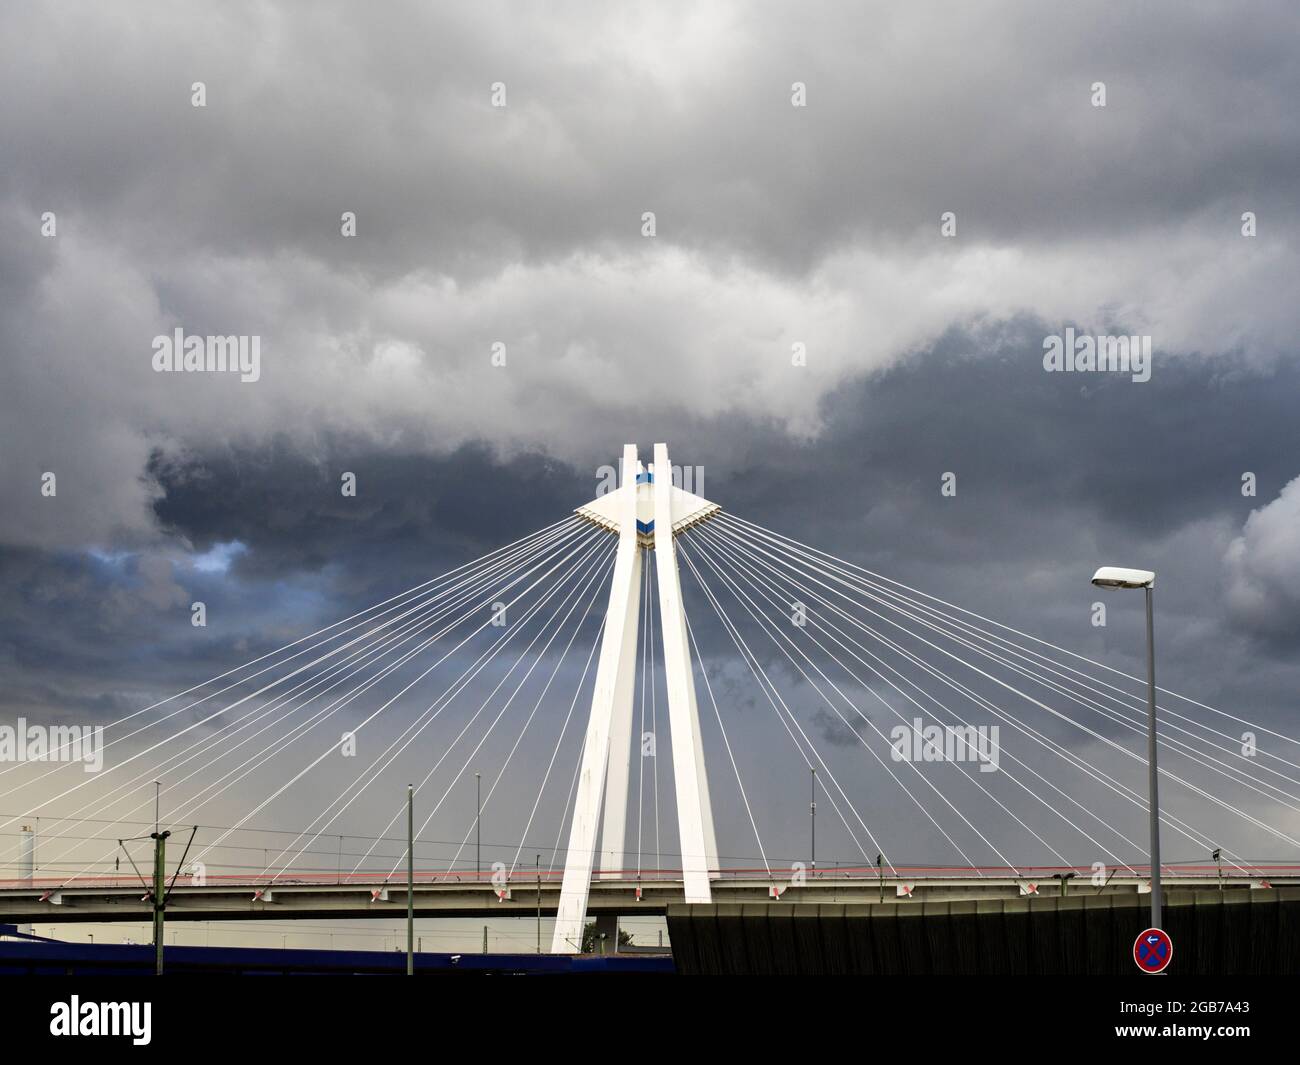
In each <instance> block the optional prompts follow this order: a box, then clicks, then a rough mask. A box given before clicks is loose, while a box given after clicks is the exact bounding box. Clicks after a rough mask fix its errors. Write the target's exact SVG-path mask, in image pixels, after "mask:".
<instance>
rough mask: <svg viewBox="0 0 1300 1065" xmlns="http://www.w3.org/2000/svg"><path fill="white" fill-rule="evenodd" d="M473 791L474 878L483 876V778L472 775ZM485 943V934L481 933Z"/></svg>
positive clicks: (476, 774)
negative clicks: (475, 797) (474, 807)
mask: <svg viewBox="0 0 1300 1065" xmlns="http://www.w3.org/2000/svg"><path fill="white" fill-rule="evenodd" d="M474 791H475V794H476V796H477V799H476V803H477V812H476V813H475V814H474V877H475V879H477V878H478V877H480V876H482V875H483V778H482V777H481V776H480V775H479V774H478V773H475V774H474ZM483 937H484V941H485V942H486V939H487V933H486V932H484V933H483ZM483 953H484V954H486V953H487V947H484V948H483Z"/></svg>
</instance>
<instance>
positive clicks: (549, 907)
mask: <svg viewBox="0 0 1300 1065" xmlns="http://www.w3.org/2000/svg"><path fill="white" fill-rule="evenodd" d="M673 872H674V871H669V870H662V871H657V872H656V873H655V874H653V875H646V874H643V875H642V876H641V878H640V879H639V880H638V879H637V878H635V877H629V876H619V877H617V878H600V877H597V878H595V879H593V881H592V884H591V896H590V901H589V904H588V907H587V910H588V914H589V915H590V916H593V917H594V916H596V915H617V916H633V915H638V914H644V915H647V916H649V915H661V914H664V913H666V911H667V908H668V906H669V905H672V904H676V903H680V902H682V901H683V898H684V893H683V887H682V880H681V878H680V876H673V875H672V873H673ZM898 873H899V875H897V876H885V877H883V878H881V877H879V876H878V875H876V874H875V871H874V870H871V871H867V870H862V869H841V870H833V869H823V870H817V871H816V872H812V871H810V872H808V873H807V874H806V877H805V879H804V881H803V882H802V883H791V881H790V879H789V878H788V877H786V878H769V877H768V876H767V875H766V874H765V873H764V872H762V871H759V870H752V869H743V870H724V871H722V872H720V873H719V874H717V875H716V877H715V878H714V879H713V882H712V893H713V901H714V902H715V903H739V902H750V903H752V902H773V901H778V900H779V901H780V902H785V903H789V902H802V903H825V904H853V903H870V902H880V901H882V898H883V901H886V902H909V901H913V902H920V901H959V900H973V899H1000V898H1014V897H1020V896H1024V895H1034V894H1037V895H1041V896H1046V895H1059V894H1060V893H1061V892H1062V882H1061V879H1060V878H1061V877H1062V876H1069V875H1070V874H1073V878H1072V879H1070V880H1069V881H1068V883H1066V884H1065V886H1064V891H1065V892H1066V893H1068V894H1069V895H1070V896H1079V895H1096V894H1142V893H1145V892H1147V891H1148V890H1149V887H1148V880H1147V877H1146V876H1145V875H1143V873H1142V871H1141V870H1140V869H1139V870H1137V871H1135V872H1129V871H1126V873H1125V874H1119V873H1116V874H1114V875H1112V876H1111V877H1110V878H1109V879H1108V880H1107V882H1106V883H1105V884H1104V885H1102V886H1095V885H1093V883H1092V881H1091V877H1092V871H1091V869H1090V868H1079V869H1069V868H1064V869H1063V868H1060V867H1050V868H1043V867H1039V868H1033V869H1025V870H1021V871H1020V872H1019V873H1018V874H1017V873H1015V872H1012V871H1009V870H1006V869H1000V870H996V871H988V872H986V871H984V870H972V869H956V868H954V869H944V870H936V869H933V868H927V869H925V870H924V871H921V870H918V871H916V872H915V873H912V872H910V871H906V870H901V869H900V870H898ZM1163 881H1164V883H1165V885H1166V887H1167V888H1193V889H1216V888H1218V887H1220V886H1222V888H1223V889H1224V890H1225V891H1240V890H1249V889H1252V888H1267V887H1270V886H1274V887H1280V886H1283V885H1300V866H1296V865H1262V866H1253V867H1249V868H1248V869H1247V870H1246V872H1244V873H1243V872H1241V871H1235V870H1234V872H1233V873H1232V874H1229V873H1227V872H1225V873H1224V874H1223V876H1222V878H1220V877H1219V876H1218V874H1217V872H1216V870H1215V869H1214V867H1213V866H1209V867H1202V866H1195V867H1180V868H1178V869H1170V870H1166V871H1165V873H1164V876H1163ZM147 890H148V889H147V888H146V887H145V886H144V885H143V884H142V883H141V882H140V881H139V880H137V879H134V878H129V877H99V878H92V877H86V878H79V879H77V880H75V881H73V882H71V883H66V884H65V883H61V882H59V881H57V880H34V881H30V882H28V881H21V882H19V881H12V880H11V881H0V922H5V923H38V922H39V923H42V924H48V923H65V922H90V921H93V922H104V921H145V920H148V919H150V914H151V908H150V904H149V902H148V900H147ZM638 892H639V894H638ZM559 895H560V879H559V875H558V874H555V875H549V874H546V873H543V874H542V878H541V881H540V884H539V882H538V880H537V879H536V878H534V879H531V880H530V879H529V878H528V877H527V876H526V875H523V876H519V877H516V878H515V879H514V880H512V881H511V882H510V883H509V885H508V887H507V889H506V890H504V892H503V891H502V890H501V889H500V888H499V887H498V885H497V884H496V883H494V882H493V880H492V878H491V875H490V874H484V875H482V876H475V875H474V874H473V873H472V872H471V873H464V874H455V875H449V874H447V873H445V872H442V873H436V874H434V873H423V874H421V873H417V874H416V878H415V891H414V904H415V905H414V908H415V913H416V915H417V916H419V917H426V918H427V917H528V916H535V915H536V913H537V910H538V906H539V903H540V907H541V911H542V913H543V914H544V915H550V916H553V915H554V913H555V909H556V905H557V903H558V901H559ZM405 915H406V883H405V879H404V878H392V879H388V880H387V881H385V880H384V878H383V877H381V876H375V875H374V874H368V875H364V876H363V875H361V874H358V875H356V876H354V877H350V876H346V875H345V876H337V875H328V876H327V875H324V874H302V875H294V876H284V877H281V878H280V879H277V880H275V881H274V882H272V881H271V880H269V878H256V877H248V876H210V877H208V878H207V882H206V883H204V884H202V885H199V884H193V883H190V882H188V881H182V880H178V881H177V883H176V885H175V887H174V889H173V890H172V893H171V896H170V899H169V901H168V904H167V919H168V920H169V921H247V920H259V919H286V918H288V919H293V918H348V919H356V918H366V917H373V918H380V919H388V920H392V919H394V918H402V917H404V916H405Z"/></svg>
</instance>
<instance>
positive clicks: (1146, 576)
mask: <svg viewBox="0 0 1300 1065" xmlns="http://www.w3.org/2000/svg"><path fill="white" fill-rule="evenodd" d="M1092 583H1093V584H1095V585H1096V586H1097V587H1098V588H1141V589H1143V590H1144V591H1145V592H1146V603H1147V806H1148V812H1149V815H1150V819H1151V927H1152V928H1159V927H1160V798H1159V793H1158V782H1159V771H1158V770H1157V768H1156V639H1155V620H1154V616H1153V608H1152V603H1151V598H1152V591H1153V589H1154V588H1155V583H1156V575H1155V574H1154V573H1152V572H1151V571H1150V570H1144V569H1122V568H1120V567H1118V566H1103V567H1102V568H1101V569H1099V570H1098V571H1097V572H1096V573H1095V574H1094V575H1093V578H1092Z"/></svg>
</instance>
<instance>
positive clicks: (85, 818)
mask: <svg viewBox="0 0 1300 1065" xmlns="http://www.w3.org/2000/svg"><path fill="white" fill-rule="evenodd" d="M621 468H622V481H621V484H620V485H619V487H618V488H617V489H615V490H613V491H611V492H608V493H607V494H605V495H603V496H601V497H600V498H598V499H596V500H594V501H592V502H591V503H588V504H586V505H585V506H582V507H579V508H578V509H577V511H576V512H574V513H573V514H571V515H570V516H569V517H567V518H564V519H562V520H560V521H557V522H555V523H554V524H552V525H549V526H547V527H545V528H543V529H541V530H539V531H537V532H536V533H533V534H531V535H529V536H526V537H523V538H522V539H520V540H518V541H516V542H514V543H512V544H509V545H507V546H505V547H502V548H500V549H498V550H497V551H494V552H492V553H490V554H488V555H486V556H484V557H483V558H480V559H477V560H475V561H473V562H470V563H467V564H465V565H463V566H460V567H458V568H457V569H455V570H452V571H450V572H449V573H446V574H443V575H442V576H440V577H437V578H434V579H432V580H429V581H426V582H424V583H422V584H420V585H417V586H415V587H414V588H410V589H407V590H406V591H404V592H402V593H400V594H398V595H395V596H392V597H391V598H389V599H386V600H384V601H383V602H380V603H377V604H375V605H374V606H372V607H369V608H367V609H366V610H363V611H360V612H358V613H356V614H354V615H352V616H350V617H348V618H345V619H343V620H341V621H339V622H336V623H334V624H332V625H329V626H327V627H325V628H322V629H319V630H317V631H316V632H313V633H311V634H309V635H307V636H303V637H301V638H299V639H296V640H294V641H292V642H290V643H287V644H285V645H284V646H282V647H280V648H278V649H276V650H274V651H270V652H268V653H266V654H263V655H260V656H259V657H257V658H254V659H252V660H251V661H249V662H246V663H244V664H243V665H241V666H238V667H235V668H233V669H231V670H229V671H227V672H225V673H223V674H221V675H220V676H217V677H213V678H211V679H209V680H207V681H205V682H203V683H202V684H198V685H195V686H194V687H191V688H189V689H187V690H185V691H182V692H179V693H177V694H175V695H172V696H170V697H168V698H166V699H163V700H161V701H158V702H155V703H153V704H151V705H149V706H146V707H143V708H142V709H139V710H135V711H133V712H131V713H129V714H126V715H125V716H123V717H121V718H119V719H117V720H115V721H113V722H111V723H110V724H109V725H108V726H107V727H106V730H105V748H104V751H103V755H104V765H103V769H102V771H100V772H97V773H91V774H88V773H86V772H84V766H83V765H82V764H81V763H80V762H76V761H68V760H63V761H58V760H47V761H27V762H22V763H16V764H12V765H7V766H4V768H3V769H0V810H6V811H12V810H19V811H21V812H18V813H4V814H3V815H0V833H3V834H2V835H0V863H3V867H2V869H0V921H3V920H23V921H35V920H40V921H42V922H47V923H57V922H62V921H78V920H96V921H102V920H113V919H117V920H132V921H139V920H142V919H144V918H145V917H146V916H147V914H148V912H149V911H148V908H147V906H146V905H145V904H144V903H143V901H142V899H143V896H142V894H141V888H143V889H144V892H145V893H146V894H147V892H148V890H149V885H148V883H147V881H148V872H149V870H148V869H147V868H143V867H142V863H145V864H147V861H148V858H147V856H145V857H143V858H142V857H141V855H142V854H143V853H144V852H143V851H142V849H141V846H140V842H141V840H142V839H144V838H147V836H148V833H149V829H150V827H152V825H153V824H154V823H155V817H156V818H157V823H158V824H161V825H163V826H167V827H170V828H172V829H173V830H174V832H175V835H174V836H173V839H172V841H171V843H170V845H169V846H170V848H171V849H170V850H169V857H170V858H171V862H172V864H171V867H170V869H169V874H168V875H169V878H171V877H174V883H173V887H172V894H171V897H170V901H169V913H170V914H171V915H172V916H173V917H174V918H180V919H195V920H200V919H202V920H220V919H232V920H233V919H248V918H250V917H265V916H269V915H274V916H277V917H298V916H314V917H319V916H331V917H344V916H347V917H354V916H383V917H397V916H401V915H402V914H403V913H404V911H405V906H406V883H407V875H408V857H409V856H410V853H409V852H410V848H408V847H407V846H406V843H405V840H406V838H407V837H406V835H405V834H404V832H403V830H404V829H405V828H406V817H407V812H408V808H407V803H406V797H405V788H406V784H407V782H408V781H409V782H410V783H412V784H413V785H414V796H415V798H414V802H413V809H414V811H415V813H416V815H417V816H416V817H415V819H414V823H413V825H412V830H411V836H412V837H413V838H414V839H415V841H416V844H415V847H414V863H413V864H414V865H415V867H416V868H415V872H414V873H413V874H412V879H413V881H414V884H415V890H414V892H413V895H414V900H415V908H416V910H417V913H418V914H419V915H421V916H455V915H460V914H467V915H481V914H484V913H495V914H500V915H503V916H526V915H529V914H530V913H532V912H533V911H537V912H539V913H545V914H547V915H548V916H551V915H553V916H554V918H555V924H554V930H553V933H552V935H551V941H550V946H551V949H552V950H553V951H556V952H570V951H574V950H576V949H578V945H579V943H580V942H581V939H582V935H583V929H584V925H585V923H586V922H587V920H588V918H589V917H597V918H604V917H608V916H611V915H612V916H617V915H619V914H632V913H636V912H638V908H640V912H656V913H657V912H662V910H663V908H664V907H665V906H666V905H667V904H668V903H670V902H680V901H683V900H684V901H686V902H709V901H742V902H758V903H761V902H763V901H772V900H781V901H792V900H798V901H812V902H817V901H827V902H845V901H850V902H854V901H866V902H870V901H875V900H877V899H879V898H891V899H908V898H916V899H921V898H927V897H928V898H941V897H954V896H955V895H959V896H961V897H967V898H981V897H997V896H999V895H1003V894H1010V895H1021V894H1034V893H1038V892H1047V891H1051V892H1058V891H1060V892H1065V891H1072V892H1077V891H1085V892H1121V891H1126V892H1142V891H1144V890H1146V885H1147V884H1148V883H1149V875H1150V874H1149V869H1148V868H1147V865H1146V863H1147V861H1148V860H1149V859H1148V849H1147V846H1146V844H1145V840H1144V824H1145V818H1146V814H1147V793H1146V790H1145V773H1146V766H1147V761H1146V757H1145V745H1144V740H1145V734H1146V702H1145V688H1144V681H1143V679H1142V678H1138V677H1135V676H1131V675H1128V674H1126V673H1123V672H1121V671H1119V670H1117V669H1115V668H1113V667H1112V666H1109V665H1106V664H1105V663H1102V662H1100V661H1095V660H1092V659H1089V658H1086V657H1083V656H1082V655H1079V654H1077V653H1075V652H1073V651H1071V650H1069V649H1067V648H1065V647H1061V646H1058V645H1055V644H1052V643H1049V642H1047V641H1045V640H1042V639H1039V638H1037V637H1035V636H1033V635H1031V634H1029V633H1026V632H1022V631H1019V630H1016V629H1014V628H1010V627H1008V626H1006V625H1003V624H1000V623H998V622H996V621H994V620H992V619H990V618H987V617H983V616H981V615H978V614H975V613H972V612H971V611H968V610H965V609H963V608H961V607H959V606H956V605H955V604H952V603H950V602H947V601H945V600H943V599H941V598H938V597H937V596H935V595H932V594H928V593H926V592H923V591H919V590H917V589H915V588H911V587H908V586H906V585H904V584H901V583H899V582H897V581H895V580H891V579H889V578H887V577H884V576H882V575H880V574H877V573H874V572H872V571H869V570H866V569H863V568H862V567H860V566H857V565H854V564H853V563H851V562H847V561H845V560H843V559H840V558H836V557H834V556H832V555H830V554H827V553H825V552H823V551H820V550H817V549H816V548H814V547H811V546H808V545H806V544H803V543H801V542H799V541H798V540H795V539H793V538H791V537H789V536H787V535H783V534H781V533H778V532H775V531H772V530H770V529H767V528H765V527H763V526H762V525H759V524H756V523H754V522H751V521H748V520H746V519H744V518H741V517H738V516H735V515H732V514H730V513H729V512H728V511H726V510H725V509H724V508H723V507H721V506H719V505H718V504H716V503H714V502H711V501H709V500H707V499H705V498H703V497H702V496H700V495H697V494H695V493H693V492H691V491H688V490H687V488H686V487H685V486H684V485H682V484H675V483H674V481H673V478H672V474H671V470H672V467H671V463H670V461H669V457H668V452H667V448H666V447H665V446H664V445H662V444H660V445H656V448H655V453H654V461H653V463H648V464H642V463H641V462H640V461H639V459H638V455H637V451H636V448H635V447H632V446H629V447H628V448H626V449H625V451H624V456H623V462H622V467H621ZM688 606H689V609H688ZM1158 715H1159V721H1160V724H1159V742H1160V749H1161V758H1162V762H1161V764H1160V776H1161V780H1162V804H1161V816H1160V822H1161V826H1162V836H1163V840H1164V843H1165V846H1166V848H1167V851H1166V853H1165V862H1164V864H1163V865H1162V869H1163V871H1164V876H1165V878H1166V879H1167V881H1170V882H1171V884H1172V885H1177V884H1180V883H1181V884H1184V885H1188V886H1193V885H1194V886H1201V887H1219V886H1223V887H1225V888H1227V887H1261V886H1267V885H1269V884H1280V883H1295V882H1300V878H1297V875H1296V874H1297V873H1298V872H1300V864H1297V863H1300V821H1298V820H1297V817H1296V814H1297V813H1300V742H1298V741H1297V740H1296V739H1293V738H1291V737H1288V736H1286V735H1284V734H1282V733H1280V732H1276V731H1274V730H1271V729H1269V728H1267V727H1265V726H1263V725H1261V724H1258V723H1252V722H1250V721H1247V720H1245V719H1243V718H1241V717H1239V716H1237V715H1236V714H1234V713H1232V712H1231V711H1230V710H1225V709H1220V708H1215V707H1211V706H1209V705H1207V704H1205V703H1202V702H1198V701H1196V700H1194V699H1191V698H1189V697H1186V696H1183V695H1178V694H1176V693H1174V692H1172V691H1169V690H1167V689H1163V688H1162V689H1160V702H1159V709H1158ZM664 735H666V736H667V737H668V740H667V743H664V742H661V737H663V736H664ZM49 753H51V754H56V753H57V752H56V751H54V750H51V751H50V752H49ZM661 761H666V762H668V763H669V766H668V767H665V768H663V769H661V768H660V763H661ZM1293 787H1294V788H1296V790H1295V791H1292V790H1291V789H1292V788H1293ZM399 793H400V798H399ZM155 811H156V812H155ZM213 811H218V812H219V814H220V816H219V818H218V820H220V823H214V821H213V820H212V819H211V817H212V814H213ZM389 813H391V816H388V814H389ZM385 818H386V820H385ZM484 824H487V825H489V826H490V828H489V833H488V837H487V852H486V854H485V853H484V839H483V826H484ZM29 826H34V827H35V828H36V831H35V832H31V831H28V828H29ZM285 826H293V827H292V828H289V827H285ZM299 826H301V827H299ZM191 827H192V831H191ZM507 829H509V832H508V833H507V831H506V830H507ZM38 840H39V852H38V853H37V852H36V851H35V848H36V844H37V841H38ZM336 841H337V846H335V842H336ZM920 853H924V854H937V855H942V856H943V858H944V865H943V867H940V868H937V867H936V865H935V863H934V862H921V861H918V860H917V859H916V857H915V856H916V855H917V854H920ZM1170 855H1172V857H1170ZM1212 856H1213V857H1212Z"/></svg>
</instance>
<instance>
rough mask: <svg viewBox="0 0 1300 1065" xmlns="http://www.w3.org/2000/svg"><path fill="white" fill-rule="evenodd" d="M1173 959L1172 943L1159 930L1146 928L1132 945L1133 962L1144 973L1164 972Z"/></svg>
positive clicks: (1167, 935) (1167, 936) (1166, 935)
mask: <svg viewBox="0 0 1300 1065" xmlns="http://www.w3.org/2000/svg"><path fill="white" fill-rule="evenodd" d="M1173 958H1174V941H1173V940H1172V939H1170V938H1169V934H1168V933H1167V932H1165V931H1164V930H1163V929H1160V928H1148V929H1147V930H1146V931H1145V932H1143V933H1142V934H1141V935H1140V936H1138V937H1137V940H1136V941H1135V942H1134V943H1133V960H1134V961H1135V962H1137V967H1138V968H1139V969H1141V970H1142V971H1143V972H1144V973H1160V972H1164V970H1165V966H1167V965H1168V964H1169V963H1170V962H1171V961H1173Z"/></svg>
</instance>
